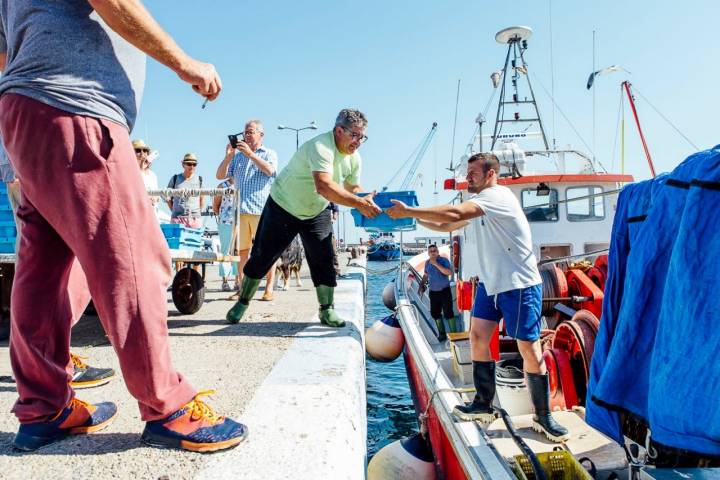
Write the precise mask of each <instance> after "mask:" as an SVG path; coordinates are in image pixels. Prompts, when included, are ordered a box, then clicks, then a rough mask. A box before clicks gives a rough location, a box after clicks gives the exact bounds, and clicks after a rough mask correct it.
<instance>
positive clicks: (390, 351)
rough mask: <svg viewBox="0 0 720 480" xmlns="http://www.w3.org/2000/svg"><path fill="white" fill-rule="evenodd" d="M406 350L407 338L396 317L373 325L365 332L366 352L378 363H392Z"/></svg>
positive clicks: (390, 317) (392, 316) (389, 317)
mask: <svg viewBox="0 0 720 480" xmlns="http://www.w3.org/2000/svg"><path fill="white" fill-rule="evenodd" d="M403 348H405V336H404V335H403V332H402V329H401V328H400V324H399V323H398V321H397V318H395V315H389V316H387V317H385V318H383V319H382V320H378V321H377V322H375V323H373V324H372V326H371V327H370V328H368V329H367V330H366V331H365V351H366V352H367V353H368V355H370V358H372V359H373V360H377V361H378V362H392V361H393V360H395V359H396V358H398V357H399V356H400V354H401V353H402V351H403Z"/></svg>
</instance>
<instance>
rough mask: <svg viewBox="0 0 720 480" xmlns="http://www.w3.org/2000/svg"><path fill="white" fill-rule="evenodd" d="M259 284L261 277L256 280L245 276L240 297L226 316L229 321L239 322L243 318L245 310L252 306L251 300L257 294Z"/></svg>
mask: <svg viewBox="0 0 720 480" xmlns="http://www.w3.org/2000/svg"><path fill="white" fill-rule="evenodd" d="M259 286H260V280H259V279H257V280H256V279H254V278H250V277H248V276H247V275H245V276H244V277H243V281H242V285H241V286H240V298H239V299H238V301H237V302H236V303H235V305H233V307H232V308H231V309H230V310H228V313H227V315H226V316H225V318H226V319H227V321H228V322H229V323H238V322H239V321H240V320H241V319H242V317H243V315H245V311H246V310H247V309H248V307H249V306H250V300H251V299H252V298H253V297H254V296H255V292H257V289H258V287H259Z"/></svg>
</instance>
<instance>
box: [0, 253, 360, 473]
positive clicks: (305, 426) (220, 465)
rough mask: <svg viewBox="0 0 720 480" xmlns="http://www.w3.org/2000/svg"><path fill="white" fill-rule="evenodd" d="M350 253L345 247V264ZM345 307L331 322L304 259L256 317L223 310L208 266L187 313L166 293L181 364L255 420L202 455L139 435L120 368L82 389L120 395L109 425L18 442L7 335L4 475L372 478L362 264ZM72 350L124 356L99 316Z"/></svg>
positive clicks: (222, 404) (0, 449) (0, 366)
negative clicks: (19, 448) (321, 317)
mask: <svg viewBox="0 0 720 480" xmlns="http://www.w3.org/2000/svg"><path fill="white" fill-rule="evenodd" d="M345 263H346V262H345V260H344V259H342V258H341V265H344V264H345ZM346 272H348V273H349V274H350V275H349V277H348V278H345V279H342V280H340V281H339V285H338V289H337V291H336V302H335V303H336V308H337V309H338V312H339V313H340V314H341V315H342V316H343V317H344V318H346V319H347V320H350V321H349V322H348V325H347V326H346V327H344V328H342V329H337V330H336V329H331V328H328V327H324V326H322V325H321V324H320V323H319V321H318V319H317V300H316V298H315V292H314V288H313V286H312V282H311V281H310V278H309V274H308V271H307V269H304V270H303V271H302V273H301V278H302V281H303V284H304V285H303V286H302V287H296V286H295V281H294V280H292V281H291V287H290V290H289V291H277V289H276V292H275V300H274V301H272V302H260V301H257V299H258V298H260V296H261V295H262V293H263V291H262V290H263V287H261V288H260V291H259V293H258V294H257V296H256V301H255V302H253V303H252V305H251V307H250V310H249V315H248V317H247V318H246V319H245V320H244V321H243V322H241V323H240V324H237V325H230V324H228V323H227V322H226V321H225V313H226V312H227V310H228V309H229V308H230V307H231V306H232V304H233V303H234V302H233V301H231V300H228V297H229V296H230V293H228V292H222V291H220V285H221V284H220V281H219V278H218V277H217V274H216V269H215V268H214V267H212V268H209V269H208V282H207V293H206V297H205V304H204V305H203V307H202V308H201V309H200V311H199V312H197V313H196V314H193V315H180V314H179V313H178V312H177V311H176V310H175V309H174V307H173V303H172V300H171V299H170V294H169V293H168V308H169V318H168V326H169V329H170V344H171V351H172V354H173V358H174V360H175V364H176V366H177V368H178V370H179V371H180V372H182V373H183V374H184V375H185V376H186V377H187V379H188V380H189V381H190V382H191V383H192V384H193V385H194V386H195V387H196V388H198V389H199V390H204V389H211V388H212V389H216V390H217V393H216V394H215V395H214V396H213V398H211V399H210V403H211V404H212V405H213V406H214V407H216V408H217V410H218V411H219V412H221V413H223V414H226V415H228V416H231V417H234V418H238V419H239V420H240V421H242V422H243V423H245V424H247V425H248V428H249V437H248V439H247V440H246V441H245V442H244V443H243V444H241V445H240V446H238V447H237V448H236V449H234V450H230V451H226V452H222V453H218V454H213V455H203V454H198V453H190V452H182V451H178V450H160V449H155V448H149V447H146V446H145V445H143V444H142V443H141V442H140V433H141V432H142V429H143V426H144V423H143V422H142V421H141V419H140V418H139V413H138V409H137V404H136V402H135V400H134V399H133V398H132V397H131V396H130V394H129V393H128V392H127V389H126V387H125V384H124V382H123V380H122V378H120V377H119V376H118V378H116V379H115V380H113V381H112V382H110V383H109V384H108V385H105V386H101V387H97V388H93V389H87V390H78V392H77V394H78V397H79V398H81V399H83V400H86V401H90V402H98V401H114V402H116V403H117V404H118V409H119V414H118V418H117V419H116V420H115V422H114V423H113V424H112V425H110V427H109V428H107V429H106V430H103V431H101V432H98V433H95V434H92V435H88V436H76V437H72V438H71V439H67V440H64V441H61V442H59V443H57V444H55V445H51V446H48V447H45V448H43V449H40V450H38V451H37V452H35V453H32V454H22V453H19V452H16V451H14V450H13V448H12V446H11V442H12V439H13V436H14V434H15V431H16V430H17V426H18V425H17V420H16V419H15V416H14V415H12V414H11V413H10V409H11V408H12V405H13V403H14V401H15V400H16V398H17V393H16V388H15V384H14V383H13V381H12V379H11V377H10V374H11V370H10V361H9V355H8V342H7V340H5V341H2V342H0V411H2V412H5V413H4V414H3V415H0V478H77V479H97V478H155V479H157V478H170V479H189V478H202V479H221V478H228V479H230V478H232V479H240V478H247V479H256V478H293V479H297V478H308V479H309V478H348V479H363V478H364V477H365V457H366V450H367V449H366V402H365V368H364V367H365V363H364V362H365V352H364V343H363V342H364V340H363V334H364V329H363V326H364V281H365V277H364V275H365V270H364V268H359V267H352V268H348V269H346ZM72 350H73V352H75V353H78V354H82V355H87V356H89V359H88V362H89V363H90V364H91V365H94V366H102V367H106V366H108V367H113V368H115V369H116V371H118V372H119V365H118V362H117V357H116V356H115V354H114V352H113V350H112V347H111V346H110V344H109V342H108V340H107V338H106V337H105V335H104V332H103V330H102V327H101V326H100V323H99V321H98V319H97V318H96V317H88V316H85V317H83V318H82V319H81V320H80V322H79V323H78V324H77V325H76V326H75V328H74V329H73V335H72Z"/></svg>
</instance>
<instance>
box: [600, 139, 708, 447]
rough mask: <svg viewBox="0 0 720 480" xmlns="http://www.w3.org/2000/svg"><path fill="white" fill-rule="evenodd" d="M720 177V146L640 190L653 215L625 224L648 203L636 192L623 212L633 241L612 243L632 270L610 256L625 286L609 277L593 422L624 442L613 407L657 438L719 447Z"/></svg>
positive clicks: (612, 268) (682, 444)
mask: <svg viewBox="0 0 720 480" xmlns="http://www.w3.org/2000/svg"><path fill="white" fill-rule="evenodd" d="M693 181H695V184H694V185H692V186H691V184H692V182H693ZM718 181H720V146H718V147H715V148H714V149H712V150H707V151H703V152H699V153H697V154H695V155H692V156H690V157H689V158H688V159H687V160H685V161H684V162H683V163H682V164H680V165H679V166H678V167H677V168H676V169H675V170H674V171H673V172H672V173H670V174H669V175H668V176H664V177H658V178H657V179H654V180H653V181H651V182H648V184H649V185H650V188H649V189H646V191H647V193H648V195H647V197H646V196H641V197H642V198H645V200H649V201H651V205H650V206H649V209H648V210H647V217H646V218H645V221H642V222H633V223H635V225H634V226H627V227H625V226H623V225H622V223H623V222H625V223H626V222H627V220H628V218H632V214H631V213H630V211H629V210H630V209H631V208H632V207H633V206H636V204H637V205H640V203H638V201H637V199H636V200H635V201H630V198H631V197H632V196H633V194H632V192H629V193H628V194H627V197H628V203H629V205H628V207H627V208H628V211H627V213H625V215H624V216H619V217H616V219H615V222H616V223H617V224H618V226H619V227H618V228H621V229H622V228H626V229H627V231H626V235H627V238H625V242H626V243H625V245H623V244H622V243H621V244H620V245H618V246H616V247H613V248H614V249H615V253H616V254H617V255H621V254H622V253H623V250H624V252H625V253H627V261H626V266H625V267H626V270H625V278H624V280H623V279H621V274H622V269H621V264H622V261H621V260H620V259H619V258H615V259H614V260H613V261H611V262H609V268H610V271H609V278H608V281H609V282H610V280H611V279H613V277H615V278H614V280H613V282H621V283H622V287H620V286H619V285H618V284H617V283H610V285H609V287H610V291H609V292H608V291H607V290H606V296H605V299H606V300H605V303H606V304H608V305H605V304H604V305H603V317H602V321H601V323H600V325H601V328H600V331H599V333H598V339H597V340H596V350H595V354H596V355H597V354H598V353H599V355H597V358H596V357H595V355H594V357H593V364H592V365H591V378H590V383H589V392H588V393H589V396H592V398H594V400H595V402H594V403H592V404H591V405H590V404H589V412H588V422H589V423H590V424H591V425H593V426H595V427H596V428H598V429H599V430H601V431H603V432H605V433H606V434H608V435H610V436H611V437H613V438H615V439H616V440H620V439H621V437H620V435H619V422H618V418H617V416H616V415H615V414H613V413H610V412H612V411H626V412H630V413H632V414H633V415H634V416H636V417H637V418H639V419H642V420H643V421H644V422H645V423H646V424H647V425H648V426H649V428H650V430H651V432H652V438H653V440H654V441H657V442H658V443H661V444H663V445H666V446H670V447H675V448H680V449H685V450H691V451H695V452H699V453H704V454H711V455H718V454H720V411H719V409H718V408H717V405H718V403H719V402H720V400H718V399H720V367H719V366H718V360H717V358H716V357H717V352H718V351H719V350H720V329H719V328H718V326H719V324H720V311H719V308H720V307H719V306H718V303H717V297H718V295H717V293H716V290H717V284H718V281H720V268H718V267H720V265H719V263H720V255H718V254H720V229H719V228H718V227H719V226H720V209H718V208H717V206H718V201H720V188H717V185H718V184H717V183H712V182H718ZM700 182H706V183H700ZM642 189H643V187H636V188H635V189H633V190H636V191H637V192H639V191H641V190H642ZM623 193H624V192H623ZM646 206H647V204H646ZM640 208H641V206H640ZM713 212H716V213H713ZM629 225H632V224H629ZM613 231H614V232H615V231H616V228H615V227H614V228H613ZM633 233H634V235H633ZM632 237H634V239H631V238H632ZM622 238H623V237H622V236H621V237H620V239H621V240H622ZM613 241H615V237H613ZM625 249H627V250H625ZM618 274H620V275H618ZM606 289H607V286H606ZM606 313H607V314H608V317H606ZM598 346H600V347H601V348H600V350H599V351H598ZM596 360H597V362H598V364H597V365H596V364H595V362H596ZM601 406H604V407H610V409H609V410H606V411H605V412H603V411H602V408H601Z"/></svg>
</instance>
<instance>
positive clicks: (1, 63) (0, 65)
mask: <svg viewBox="0 0 720 480" xmlns="http://www.w3.org/2000/svg"><path fill="white" fill-rule="evenodd" d="M5 65H7V52H3V53H0V72H4V71H5Z"/></svg>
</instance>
